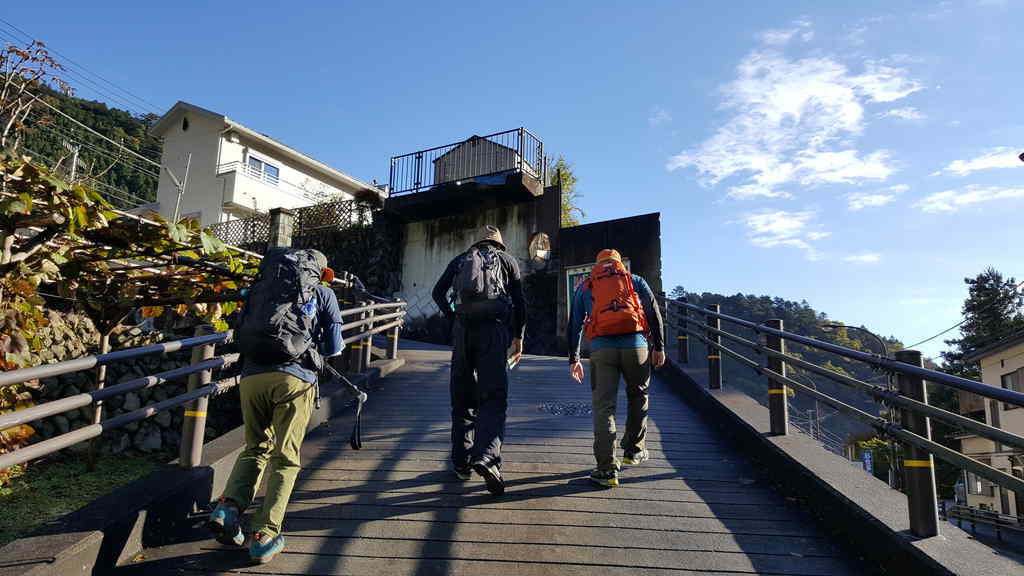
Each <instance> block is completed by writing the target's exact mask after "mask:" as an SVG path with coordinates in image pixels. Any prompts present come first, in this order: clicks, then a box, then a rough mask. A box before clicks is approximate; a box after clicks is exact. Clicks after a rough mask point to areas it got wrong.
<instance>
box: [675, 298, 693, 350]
mask: <svg viewBox="0 0 1024 576" xmlns="http://www.w3.org/2000/svg"><path fill="white" fill-rule="evenodd" d="M679 300H681V301H682V302H683V303H686V301H687V300H686V296H683V297H682V298H680V299H679ZM678 309H679V312H680V314H679V328H678V329H677V334H676V341H677V342H678V343H679V363H680V364H689V363H690V335H689V334H687V332H686V329H687V325H686V317H687V316H689V315H690V310H689V308H687V307H685V306H679V307H678Z"/></svg>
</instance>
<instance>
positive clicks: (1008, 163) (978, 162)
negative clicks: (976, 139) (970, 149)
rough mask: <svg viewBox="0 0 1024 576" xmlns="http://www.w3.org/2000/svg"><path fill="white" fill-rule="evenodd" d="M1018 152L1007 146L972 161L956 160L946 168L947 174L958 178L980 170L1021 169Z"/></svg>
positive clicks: (987, 152)
mask: <svg viewBox="0 0 1024 576" xmlns="http://www.w3.org/2000/svg"><path fill="white" fill-rule="evenodd" d="M1018 152H1019V151H1018V150H1017V149H1014V148H1010V147H1007V146H1001V147H999V148H990V149H988V150H986V151H985V152H984V153H982V155H981V156H978V157H977V158H972V159H970V160H955V161H953V162H950V164H949V166H946V169H945V170H946V172H950V173H952V174H956V175H957V176H967V175H968V174H970V173H971V172H977V171H978V170H989V169H992V168H1020V167H1022V166H1024V162H1021V160H1020V158H1018V157H1017V155H1018Z"/></svg>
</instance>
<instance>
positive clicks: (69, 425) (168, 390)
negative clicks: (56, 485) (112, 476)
mask: <svg viewBox="0 0 1024 576" xmlns="http://www.w3.org/2000/svg"><path fill="white" fill-rule="evenodd" d="M173 320H174V322H173V324H174V325H175V326H177V327H178V328H180V330H181V331H180V332H174V333H173V335H170V336H165V334H164V333H162V332H158V331H153V330H150V329H148V327H147V326H145V325H140V326H124V327H122V328H121V329H119V330H117V331H115V333H113V334H112V335H111V342H110V344H111V350H124V349H127V348H135V347H138V346H146V345H149V344H154V343H157V342H162V341H164V340H165V339H167V340H171V339H177V338H181V337H185V336H188V335H191V334H192V330H193V329H194V325H195V324H196V320H195V319H194V318H192V319H188V318H186V319H184V320H182V319H178V318H174V319H173ZM41 337H42V338H43V342H44V343H46V342H47V341H49V342H50V343H49V344H47V349H48V352H46V353H45V356H46V357H48V359H47V360H46V361H47V362H56V361H61V360H68V359H72V358H78V357H81V356H85V355H88V354H95V353H96V351H97V350H96V347H97V345H98V342H99V333H98V332H97V331H96V329H95V327H94V326H93V324H92V322H91V321H90V320H89V319H88V318H86V317H84V316H80V315H77V314H64V315H62V316H58V317H57V321H56V322H54V321H51V324H50V327H48V329H47V330H44V331H43V332H42V333H41ZM228 351H230V350H228V349H227V348H226V347H223V346H222V347H218V349H217V352H218V353H224V352H228ZM61 353H63V355H59V354H61ZM190 358H191V351H188V350H186V351H181V352H176V353H172V354H167V355H162V356H161V355H152V356H146V357H143V358H138V359H135V360H130V361H126V362H118V363H115V364H112V365H110V366H108V367H107V385H108V386H112V385H114V384H118V383H121V382H124V381H126V380H131V379H134V378H139V377H142V376H148V375H151V374H155V373H158V372H164V371H167V370H173V369H175V368H178V367H181V366H185V365H187V364H189V362H190ZM219 377H220V375H218V374H216V373H215V374H214V378H219ZM185 386H186V379H184V378H181V379H179V380H177V381H173V382H167V383H164V384H162V385H160V386H156V387H153V388H150V389H146V390H138V391H135V392H130V393H128V394H123V395H119V396H115V397H113V398H111V399H109V400H107V401H106V402H105V403H104V407H103V419H104V420H106V419H109V418H112V417H115V416H118V415H120V414H124V413H126V412H131V411H132V410H136V409H138V408H141V407H143V406H146V405H148V404H152V403H155V402H160V401H162V400H166V399H168V398H171V397H173V396H177V395H179V394H183V393H184V392H185ZM95 387H96V371H95V370H88V371H84V372H76V373H72V374H64V375H61V376H58V377H55V378H44V379H42V380H40V381H38V382H36V383H33V384H32V385H31V386H30V389H31V392H32V396H33V400H34V401H35V402H36V403H37V404H39V403H43V402H49V401H52V400H58V399H61V398H67V397H69V396H74V395H76V394H80V393H83V392H88V391H91V390H94V389H95ZM208 412H209V417H208V419H207V429H206V437H207V439H211V438H215V437H217V436H218V435H220V434H221V433H223V432H226V431H228V430H231V429H232V428H234V427H236V426H238V425H240V424H241V414H240V413H239V410H238V392H237V391H236V390H233V391H229V392H228V393H226V394H224V395H222V396H219V397H216V398H214V399H213V400H211V402H210V408H209V410H208ZM182 418H183V416H182V410H181V409H180V408H179V409H176V410H169V411H163V412H161V413H159V414H157V415H156V416H154V417H152V418H150V419H148V420H145V421H143V422H138V423H134V424H129V425H128V426H126V427H124V428H122V429H120V430H114V431H110V432H107V433H106V434H104V435H103V441H102V447H103V451H104V452H105V453H113V454H119V453H121V452H124V451H126V450H135V451H139V452H144V453H151V452H161V451H171V450H176V449H177V447H178V445H179V444H180V435H181V421H182ZM92 421H93V407H92V406H86V407H83V408H79V409H77V410H73V411H71V412H66V413H64V414H58V415H56V416H53V417H50V418H45V419H43V420H41V421H37V422H33V423H31V426H32V427H33V428H34V429H35V430H36V436H35V437H34V438H33V440H45V439H47V438H51V437H53V436H57V435H60V434H63V433H66V432H69V431H71V430H77V429H79V428H82V427H84V426H88V425H90V424H92ZM87 448H88V443H83V444H79V445H77V446H75V447H72V449H71V450H72V451H84V450H86V449H87Z"/></svg>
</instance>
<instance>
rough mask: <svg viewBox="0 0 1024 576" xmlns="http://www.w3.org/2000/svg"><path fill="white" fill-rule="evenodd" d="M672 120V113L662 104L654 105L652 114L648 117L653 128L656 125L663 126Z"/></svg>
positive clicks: (648, 121)
mask: <svg viewBox="0 0 1024 576" xmlns="http://www.w3.org/2000/svg"><path fill="white" fill-rule="evenodd" d="M671 121H672V114H671V113H670V112H669V111H668V110H666V109H664V108H662V107H661V106H654V107H653V108H651V114H650V116H648V117H647V123H648V124H649V125H650V126H651V127H652V128H653V127H655V126H661V125H662V124H668V123H669V122H671Z"/></svg>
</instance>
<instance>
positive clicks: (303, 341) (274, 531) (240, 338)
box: [207, 248, 344, 563]
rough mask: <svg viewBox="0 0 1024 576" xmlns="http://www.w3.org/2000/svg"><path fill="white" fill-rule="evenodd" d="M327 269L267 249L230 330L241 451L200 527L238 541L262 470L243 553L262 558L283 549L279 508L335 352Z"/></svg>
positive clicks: (317, 257)
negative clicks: (237, 355)
mask: <svg viewBox="0 0 1024 576" xmlns="http://www.w3.org/2000/svg"><path fill="white" fill-rule="evenodd" d="M331 278H333V271H331V269H330V268H328V267H327V258H326V257H325V256H324V255H323V254H322V253H320V252H319V251H317V250H296V249H290V248H273V249H271V250H269V251H268V252H267V254H266V255H264V257H263V260H262V261H261V262H260V267H259V272H258V274H257V278H256V280H255V282H253V284H252V286H251V287H250V288H249V292H248V294H247V297H246V301H245V305H244V306H243V308H242V312H241V315H240V317H239V319H238V325H237V328H236V330H235V335H236V340H237V342H238V346H239V349H240V351H241V354H242V358H243V365H242V379H241V382H240V383H239V398H240V402H241V408H242V420H243V422H244V427H245V449H244V450H243V451H242V453H241V454H240V455H239V456H238V460H237V461H236V462H235V466H234V468H233V469H232V471H231V476H230V478H229V479H228V483H227V487H226V488H225V490H224V494H223V496H222V497H221V498H220V501H219V503H218V504H217V507H216V508H215V509H214V510H213V512H212V513H211V514H210V520H209V521H208V522H207V527H208V528H209V530H210V531H211V532H212V534H213V535H214V537H215V538H216V539H217V540H218V541H219V542H221V543H224V544H233V545H236V546H242V545H244V544H245V534H244V533H243V532H242V528H241V516H242V513H244V512H245V509H246V508H248V507H249V506H250V505H251V504H252V501H253V498H254V497H255V495H256V490H257V489H258V488H259V485H260V481H261V479H262V478H263V475H264V472H266V474H267V475H268V478H267V488H266V496H265V498H264V501H263V505H262V506H261V507H260V509H259V511H257V512H256V514H254V516H253V518H252V528H253V537H252V540H251V542H250V546H249V555H250V557H251V558H252V560H253V561H255V562H259V563H266V562H269V561H270V560H271V559H272V558H273V557H274V556H276V555H277V554H279V553H280V552H281V551H282V550H283V549H284V536H282V535H281V529H282V523H283V521H284V513H285V509H286V508H287V507H288V500H289V498H290V497H291V493H292V488H293V487H294V485H295V478H296V476H297V475H298V473H299V469H300V464H299V451H300V448H301V447H302V440H303V439H304V438H305V435H306V426H307V424H308V423H309V418H310V415H311V413H312V410H313V406H314V402H315V398H316V395H317V390H316V387H317V377H318V373H319V372H320V370H321V368H322V367H323V365H324V364H325V359H326V358H328V357H331V356H335V355H337V354H340V353H341V351H342V349H343V348H344V343H343V341H342V336H341V324H342V317H341V310H340V309H339V307H338V300H337V298H336V297H335V295H334V292H333V291H332V290H331V289H330V288H328V287H327V286H324V285H323V284H322V282H329V281H330V279H331Z"/></svg>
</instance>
